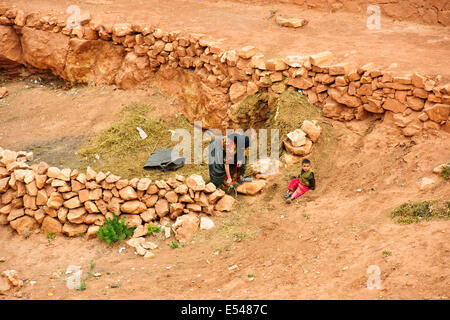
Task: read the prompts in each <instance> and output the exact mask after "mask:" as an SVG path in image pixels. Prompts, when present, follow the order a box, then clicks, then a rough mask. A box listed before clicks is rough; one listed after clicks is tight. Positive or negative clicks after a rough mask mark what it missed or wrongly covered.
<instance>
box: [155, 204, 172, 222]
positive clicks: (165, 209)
mask: <svg viewBox="0 0 450 320" xmlns="http://www.w3.org/2000/svg"><path fill="white" fill-rule="evenodd" d="M155 210H156V214H157V215H158V216H159V217H160V218H162V217H164V216H166V215H167V214H168V213H169V202H168V201H167V200H166V199H159V200H158V201H157V202H156V204H155Z"/></svg>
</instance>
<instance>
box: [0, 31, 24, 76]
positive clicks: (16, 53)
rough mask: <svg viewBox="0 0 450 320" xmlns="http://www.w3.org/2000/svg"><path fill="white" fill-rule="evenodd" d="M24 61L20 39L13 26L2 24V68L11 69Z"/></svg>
mask: <svg viewBox="0 0 450 320" xmlns="http://www.w3.org/2000/svg"><path fill="white" fill-rule="evenodd" d="M21 63H22V49H21V46H20V39H19V37H18V36H17V34H16V32H15V31H14V29H13V28H12V27H9V26H2V25H0V69H11V68H15V67H17V66H19V65H20V64H21Z"/></svg>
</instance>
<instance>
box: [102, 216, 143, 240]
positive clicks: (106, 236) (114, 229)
mask: <svg viewBox="0 0 450 320" xmlns="http://www.w3.org/2000/svg"><path fill="white" fill-rule="evenodd" d="M124 220H125V219H124V218H123V219H122V220H120V221H119V217H118V216H116V215H115V214H114V213H113V218H112V219H106V221H105V224H104V225H103V226H101V227H100V230H99V231H98V232H97V236H98V238H99V239H100V240H104V241H106V242H107V243H108V244H111V243H113V242H116V241H121V240H124V239H125V238H127V237H130V236H132V235H133V232H134V229H136V227H131V228H130V227H129V226H128V222H127V223H125V221H124Z"/></svg>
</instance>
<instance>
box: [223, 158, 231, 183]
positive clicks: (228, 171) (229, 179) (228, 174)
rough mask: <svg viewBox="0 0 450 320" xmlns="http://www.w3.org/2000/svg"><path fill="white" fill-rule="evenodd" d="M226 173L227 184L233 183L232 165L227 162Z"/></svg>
mask: <svg viewBox="0 0 450 320" xmlns="http://www.w3.org/2000/svg"><path fill="white" fill-rule="evenodd" d="M225 173H226V174H227V184H228V185H229V184H231V182H232V179H231V174H230V165H229V164H227V163H226V164H225Z"/></svg>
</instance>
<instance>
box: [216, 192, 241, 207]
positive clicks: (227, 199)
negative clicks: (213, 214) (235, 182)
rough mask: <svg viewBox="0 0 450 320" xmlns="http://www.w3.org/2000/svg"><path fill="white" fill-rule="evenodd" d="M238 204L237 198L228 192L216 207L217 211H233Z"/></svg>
mask: <svg viewBox="0 0 450 320" xmlns="http://www.w3.org/2000/svg"><path fill="white" fill-rule="evenodd" d="M236 204H237V201H236V199H234V198H233V197H232V196H230V195H227V194H226V195H224V196H223V197H222V198H221V199H220V200H219V201H218V202H217V203H216V205H215V207H214V209H215V210H217V211H232V210H233V208H234V207H235V205H236Z"/></svg>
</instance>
